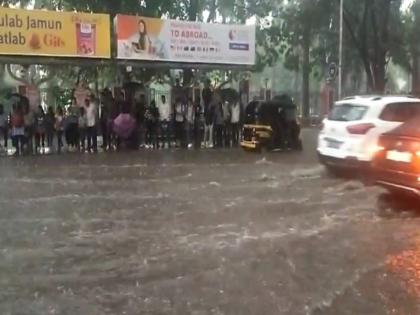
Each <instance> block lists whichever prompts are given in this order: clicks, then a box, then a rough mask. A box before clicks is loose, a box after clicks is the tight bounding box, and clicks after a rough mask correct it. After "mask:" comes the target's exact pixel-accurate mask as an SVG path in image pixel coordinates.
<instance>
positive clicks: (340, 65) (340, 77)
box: [338, 0, 344, 99]
mask: <svg viewBox="0 0 420 315" xmlns="http://www.w3.org/2000/svg"><path fill="white" fill-rule="evenodd" d="M343 20H344V0H340V44H339V46H340V47H339V52H338V54H339V61H338V99H341V97H342V93H343V22H344V21H343Z"/></svg>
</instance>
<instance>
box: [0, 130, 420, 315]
mask: <svg viewBox="0 0 420 315" xmlns="http://www.w3.org/2000/svg"><path fill="white" fill-rule="evenodd" d="M314 138H315V136H314V135H312V134H308V135H307V136H306V139H305V146H306V150H305V152H303V153H283V154H262V155H258V154H249V153H244V152H242V151H240V150H229V151H228V150H226V151H200V152H195V151H172V152H169V151H155V152H151V151H149V152H135V153H132V152H128V153H112V154H99V155H96V156H93V155H77V154H76V155H71V154H69V155H63V156H46V157H24V158H21V159H13V158H3V159H0V175H1V176H0V221H1V228H0V314H4V315H8V314H10V315H15V314H16V315H45V314H59V315H61V314H63V315H64V314H65V315H67V314H68V315H74V314H86V315H104V314H112V315H114V314H115V315H117V314H127V315H137V314H153V315H154V314H156V315H157V314H180V315H184V314H191V315H207V314H209V315H210V314H211V315H216V314H220V315H222V314H223V315H225V314H226V315H227V314H229V315H230V314H241V315H246V314H252V315H255V314H297V315H299V314H305V315H306V314H308V315H312V314H313V315H318V314H331V315H337V314H370V315H373V314H378V315H379V314H381V315H382V314H398V315H399V314H401V315H409V314H412V315H418V314H420V302H419V301H420V229H419V227H420V212H419V211H418V210H416V209H413V208H414V206H413V202H412V201H411V202H405V201H404V202H405V203H404V202H391V201H390V200H388V199H390V198H389V196H387V195H386V194H384V191H383V190H381V189H379V188H376V187H365V186H363V185H362V184H360V183H359V182H357V181H356V180H346V179H337V178H333V177H330V176H328V175H327V174H326V173H325V172H324V170H323V168H322V167H320V166H319V165H318V163H317V160H316V156H315V153H314ZM378 200H379V201H378Z"/></svg>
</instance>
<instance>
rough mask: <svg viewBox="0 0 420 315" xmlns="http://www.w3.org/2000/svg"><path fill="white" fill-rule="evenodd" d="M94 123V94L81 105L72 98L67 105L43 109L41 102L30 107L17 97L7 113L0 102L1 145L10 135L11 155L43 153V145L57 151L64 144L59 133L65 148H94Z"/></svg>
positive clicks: (0, 147) (91, 150)
mask: <svg viewBox="0 0 420 315" xmlns="http://www.w3.org/2000/svg"><path fill="white" fill-rule="evenodd" d="M96 125H97V110H96V104H95V101H94V98H91V99H86V100H85V104H84V106H83V107H80V106H78V105H77V104H76V100H75V99H73V101H72V104H71V105H70V106H69V107H68V108H67V109H63V108H62V107H57V108H56V109H55V110H54V109H53V107H51V106H50V107H48V108H47V110H46V111H45V110H44V108H43V107H42V106H41V105H39V106H38V107H37V108H36V109H32V108H31V107H30V106H29V102H27V101H24V100H21V101H18V102H16V103H14V104H13V106H12V110H11V112H10V113H6V111H5V108H4V106H3V104H0V139H1V137H2V138H3V139H2V140H3V146H4V149H7V147H8V140H9V137H10V139H11V140H12V144H13V147H14V148H15V155H23V154H38V153H46V151H47V148H48V150H52V149H53V148H54V147H55V148H56V149H57V152H59V153H60V152H61V151H62V148H63V146H64V141H63V137H65V140H66V143H67V146H68V149H69V151H76V150H81V151H85V150H87V151H90V152H95V151H97V133H96ZM55 140H56V141H55ZM86 143H87V145H86ZM0 149H2V146H1V143H0Z"/></svg>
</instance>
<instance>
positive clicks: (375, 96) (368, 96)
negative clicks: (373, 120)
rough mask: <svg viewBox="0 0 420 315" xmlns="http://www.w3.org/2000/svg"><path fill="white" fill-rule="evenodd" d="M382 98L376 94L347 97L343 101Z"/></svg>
mask: <svg viewBox="0 0 420 315" xmlns="http://www.w3.org/2000/svg"><path fill="white" fill-rule="evenodd" d="M382 97H383V96H382V95H377V94H373V95H371V94H368V95H353V96H347V97H345V98H343V100H354V99H357V98H372V99H381V98H382Z"/></svg>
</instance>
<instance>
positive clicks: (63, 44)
mask: <svg viewBox="0 0 420 315" xmlns="http://www.w3.org/2000/svg"><path fill="white" fill-rule="evenodd" d="M109 19H110V17H109V15H107V14H87V13H76V12H56V11H44V10H42V11H39V10H18V9H9V8H3V7H0V54H1V55H35V56H54V57H84V58H110V57H111V44H110V38H111V36H110V21H109Z"/></svg>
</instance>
